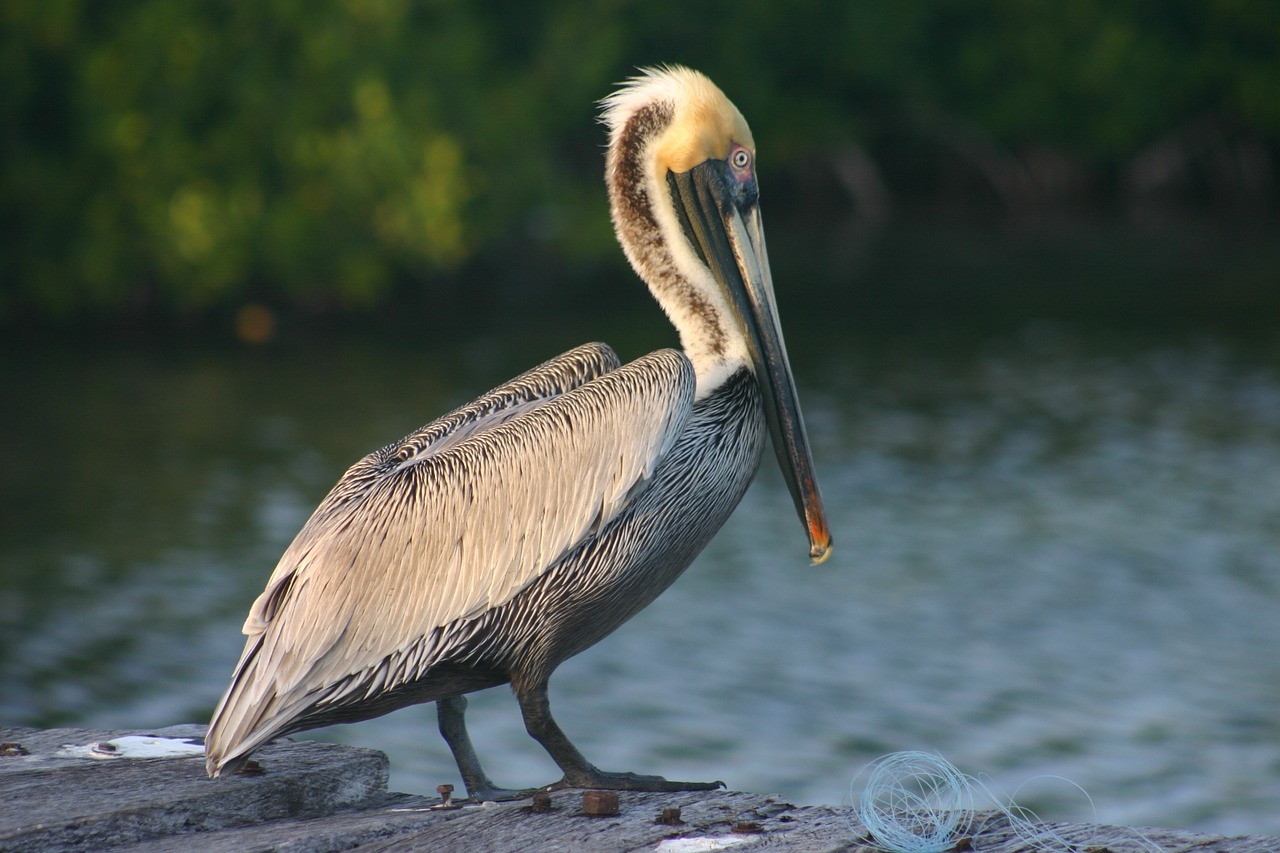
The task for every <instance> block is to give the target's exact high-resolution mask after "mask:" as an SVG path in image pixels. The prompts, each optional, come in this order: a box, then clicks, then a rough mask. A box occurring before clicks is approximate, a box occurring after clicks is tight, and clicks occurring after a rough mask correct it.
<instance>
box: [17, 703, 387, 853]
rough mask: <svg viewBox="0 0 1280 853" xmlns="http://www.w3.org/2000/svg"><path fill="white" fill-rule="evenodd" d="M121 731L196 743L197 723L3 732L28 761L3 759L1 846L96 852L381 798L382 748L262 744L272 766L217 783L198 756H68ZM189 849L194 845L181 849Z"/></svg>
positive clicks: (320, 812) (384, 764)
mask: <svg viewBox="0 0 1280 853" xmlns="http://www.w3.org/2000/svg"><path fill="white" fill-rule="evenodd" d="M128 734H155V735H161V736H168V737H174V738H178V737H190V736H195V737H201V736H203V734H204V728H203V727H202V726H175V727H172V728H169V729H159V730H152V731H140V732H122V731H101V730H92V729H51V730H48V731H38V730H34V729H0V743H15V744H18V745H19V747H20V750H10V751H11V752H12V751H25V752H26V753H28V754H26V755H0V850H27V849H31V850H48V851H62V850H68V851H70V850H103V849H107V848H110V847H117V846H121V845H126V844H133V843H137V842H139V841H145V840H147V839H151V838H162V837H165V836H172V835H175V834H179V833H192V832H204V831H208V830H215V829H222V828H224V827H231V826H243V825H246V824H257V823H262V822H264V821H272V820H279V819H281V818H288V817H297V816H302V815H324V814H329V813H331V812H333V811H334V810H336V809H340V808H343V807H345V806H350V805H353V804H357V803H363V802H366V801H368V800H369V798H370V797H373V796H376V795H379V794H383V793H385V791H386V787H387V773H388V769H387V768H388V761H387V757H386V756H385V755H383V754H382V753H380V752H375V751H373V750H367V749H353V748H351V747H343V746H338V745H334V744H318V743H292V744H281V745H273V746H270V747H267V748H265V749H263V750H261V751H260V753H259V754H258V758H259V760H260V761H261V763H262V764H263V766H264V767H268V768H271V767H275V768H278V769H277V770H276V771H275V772H272V771H271V770H270V769H269V770H268V771H267V772H265V773H263V774H262V775H260V776H237V777H235V778H234V779H232V780H230V783H229V784H220V782H219V780H211V779H209V778H207V777H206V776H205V774H204V769H203V768H204V761H203V759H202V758H200V757H199V756H195V757H188V758H157V759H144V760H133V759H127V758H126V759H102V760H98V759H94V758H88V757H69V756H67V754H66V750H65V749H64V747H65V746H67V745H78V746H84V745H89V744H93V743H97V742H101V741H106V740H110V739H113V738H118V737H120V736H123V735H128ZM188 849H194V848H188Z"/></svg>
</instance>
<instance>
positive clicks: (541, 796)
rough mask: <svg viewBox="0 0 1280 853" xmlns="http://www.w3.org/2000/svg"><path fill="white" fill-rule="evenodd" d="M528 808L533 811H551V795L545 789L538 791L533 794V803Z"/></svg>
mask: <svg viewBox="0 0 1280 853" xmlns="http://www.w3.org/2000/svg"><path fill="white" fill-rule="evenodd" d="M530 808H531V809H532V810H533V811H535V812H549V811H551V795H550V794H548V793H547V792H546V791H539V792H538V793H536V794H534V795H533V804H532V805H531V806H530Z"/></svg>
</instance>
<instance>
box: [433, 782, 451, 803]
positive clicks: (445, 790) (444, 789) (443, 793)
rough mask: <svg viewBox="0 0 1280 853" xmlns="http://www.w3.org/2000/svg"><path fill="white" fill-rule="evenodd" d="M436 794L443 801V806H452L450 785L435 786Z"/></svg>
mask: <svg viewBox="0 0 1280 853" xmlns="http://www.w3.org/2000/svg"><path fill="white" fill-rule="evenodd" d="M436 793H437V794H439V795H440V798H441V799H442V800H444V805H446V806H450V805H453V786H452V785H436Z"/></svg>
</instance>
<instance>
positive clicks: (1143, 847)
mask: <svg viewBox="0 0 1280 853" xmlns="http://www.w3.org/2000/svg"><path fill="white" fill-rule="evenodd" d="M202 733H203V728H202V727H199V726H177V727H173V728H169V729H161V730H157V731H150V732H137V733H136V734H148V735H151V734H154V735H160V736H165V737H169V738H179V737H198V736H199V735H201V734H202ZM127 734H135V733H131V732H120V731H112V732H107V731H94V730H85V729H55V730H50V731H37V730H34V729H0V743H3V742H11V743H17V744H19V745H20V746H21V749H19V750H9V752H10V753H18V754H7V755H6V754H4V752H5V751H4V750H0V851H18V850H21V851H80V850H119V851H130V853H178V851H182V852H183V853H187V851H192V853H206V852H211V851H225V852H226V853H230V852H231V851H281V852H282V853H285V852H286V851H287V853H320V851H341V850H351V849H354V848H356V847H359V849H360V850H362V851H427V850H430V851H453V850H458V851H470V850H476V851H493V852H494V853H502V851H535V853H536V851H553V850H563V851H585V853H594V852H595V851H601V853H603V851H609V853H612V851H641V850H644V851H664V853H666V852H667V851H670V853H681V851H693V850H719V849H727V850H732V851H735V853H737V851H742V853H766V851H768V853H782V851H786V853H864V851H865V853H870V851H872V850H874V849H875V848H874V847H873V846H872V841H871V839H870V838H869V837H868V834H867V832H866V830H865V828H864V827H862V825H861V824H859V823H858V822H857V820H856V819H855V817H854V816H853V813H852V811H851V810H850V809H848V808H834V807H828V806H795V805H792V804H790V803H787V802H786V801H784V800H782V799H780V798H777V797H770V796H766V795H763V794H747V793H741V792H734V791H720V792H712V793H706V792H698V793H677V794H641V793H625V792H624V793H622V794H621V795H620V797H619V803H620V808H619V813H618V814H617V815H612V816H608V817H594V816H588V815H585V814H583V813H582V792H581V791H560V792H557V793H556V794H554V795H553V798H552V810H551V811H549V812H538V811H535V810H534V809H533V808H532V807H531V805H530V804H529V803H528V802H520V803H502V804H494V803H489V804H485V805H468V806H465V807H462V808H457V809H452V810H439V809H433V808H432V806H434V805H438V804H439V800H438V799H437V798H434V797H432V798H429V799H428V798H426V797H419V796H411V795H408V794H393V793H388V792H387V790H386V784H387V759H386V757H385V756H384V755H382V754H381V753H378V752H373V751H370V750H363V749H356V748H354V747H346V746H336V745H331V744H316V743H282V744H277V745H274V746H270V747H267V748H264V749H262V750H260V751H259V752H258V753H257V756H256V757H257V759H258V760H259V762H260V763H261V765H262V770H263V772H262V773H261V774H260V775H236V776H233V777H230V778H227V779H218V780H210V779H207V778H206V777H205V775H204V767H203V760H202V759H201V758H200V757H199V756H198V755H193V756H189V757H176V758H142V759H135V758H116V759H110V758H108V759H95V758H91V757H88V756H87V755H86V754H85V750H83V749H81V750H80V751H79V753H70V754H69V753H68V752H67V750H65V749H64V745H66V744H74V745H78V746H80V747H84V746H86V745H90V744H93V743H96V742H99V741H108V740H116V739H119V738H120V737H121V736H122V735H127ZM22 751H25V752H27V753H28V754H25V755H23V754H20V753H21V752H22ZM672 808H678V809H680V819H681V821H682V822H681V823H678V824H666V823H662V822H659V820H658V818H659V816H660V815H661V814H662V812H663V810H664V809H672ZM1047 828H1049V829H1052V830H1053V832H1054V833H1055V835H1056V837H1057V838H1059V839H1062V840H1064V841H1066V842H1067V843H1068V846H1067V847H1063V846H1060V845H1056V843H1054V842H1052V841H1050V840H1049V838H1048V836H1046V835H1041V836H1040V837H1039V838H1038V839H1035V840H1028V839H1024V838H1019V837H1018V836H1017V835H1016V834H1015V833H1014V832H1013V831H1012V829H1011V828H1010V826H1009V824H1008V822H1007V820H1005V819H1004V818H1003V817H1001V816H999V815H995V814H990V815H981V816H980V817H979V819H978V820H977V821H976V823H975V824H974V826H973V827H972V832H971V833H970V838H971V840H970V841H969V842H968V844H969V846H970V847H971V848H972V849H973V850H975V851H979V853H1032V851H1035V853H1043V851H1046V850H1049V851H1063V853H1066V851H1068V850H1069V851H1071V853H1104V851H1110V853H1136V852H1137V851H1168V853H1192V851H1194V853H1280V839H1278V838H1260V837H1236V838H1225V837H1222V836H1211V835H1200V834H1195V833H1186V832H1178V831H1173V830H1162V829H1145V828H1144V829H1142V830H1141V831H1139V830H1135V829H1132V828H1129V827H1107V826H1096V825H1092V824H1048V825H1047ZM963 846H964V845H961V848H957V849H962V848H963Z"/></svg>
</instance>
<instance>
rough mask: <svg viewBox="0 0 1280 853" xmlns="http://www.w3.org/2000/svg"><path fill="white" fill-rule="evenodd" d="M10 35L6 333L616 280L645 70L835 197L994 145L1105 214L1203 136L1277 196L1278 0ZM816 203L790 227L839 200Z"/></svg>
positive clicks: (870, 6) (855, 2) (480, 6)
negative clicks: (842, 164) (506, 280)
mask: <svg viewBox="0 0 1280 853" xmlns="http://www.w3.org/2000/svg"><path fill="white" fill-rule="evenodd" d="M0 28H2V29H0V79H2V80H3V85H0V251H2V253H3V257H2V258H0V320H8V321H15V320H22V319H25V318H36V319H44V320H53V321H58V320H59V319H78V320H83V319H84V318H95V317H102V318H111V317H118V316H120V315H122V314H129V313H130V312H136V313H159V314H160V315H163V316H170V317H173V316H178V317H182V316H186V317H199V316H201V315H204V314H206V313H208V312H210V311H217V310H225V309H229V308H230V309H234V308H235V307H236V306H238V305H241V304H244V303H245V302H247V301H253V300H259V301H266V302H268V303H278V304H289V305H295V306H300V307H302V308H305V309H307V310H312V311H341V310H349V309H369V308H372V307H375V306H378V305H380V304H382V303H384V302H385V300H386V299H387V298H388V297H389V296H390V295H392V294H393V293H394V292H395V290H396V289H397V288H403V287H407V286H414V285H420V284H421V283H422V282H424V281H436V282H446V283H447V286H449V287H452V288H454V289H455V290H465V287H466V284H465V282H466V280H467V271H468V270H470V269H472V268H473V265H475V264H476V263H477V262H478V259H481V258H485V257H488V258H491V259H492V258H500V259H501V258H507V259H509V261H507V262H505V263H509V264H510V265H512V266H513V267H516V268H518V266H519V263H520V261H519V260H518V259H519V257H520V256H521V252H520V251H519V249H520V247H522V246H528V245H534V246H537V247H539V251H541V252H544V253H546V254H545V256H551V257H555V258H557V259H560V260H562V261H563V262H565V263H567V264H574V263H577V264H591V263H594V262H597V260H598V259H599V258H601V257H602V256H603V255H604V254H605V253H613V252H615V250H614V249H613V247H612V243H611V240H612V238H611V236H610V231H609V226H608V222H607V217H606V215H605V202H604V193H603V190H602V188H601V186H600V177H599V175H600V166H601V154H600V146H601V144H602V142H603V133H602V131H601V130H600V129H599V128H598V127H597V126H595V125H594V124H593V116H594V110H595V107H594V102H595V101H597V100H598V99H599V98H600V97H602V96H603V95H605V94H607V93H608V91H609V90H610V88H611V86H612V84H613V83H614V82H615V81H617V80H619V79H622V78H624V77H626V76H628V75H629V74H630V73H631V72H632V70H633V69H634V68H635V67H636V66H638V65H645V64H654V63H660V62H681V63H685V64H689V65H692V66H694V67H698V68H701V69H702V70H704V71H706V72H707V73H708V74H710V75H711V76H712V77H713V79H715V80H716V81H717V82H718V83H719V84H720V85H721V87H722V88H724V89H725V90H726V91H727V92H728V93H729V95H730V97H732V98H733V99H734V100H735V101H736V102H737V103H738V105H739V106H740V107H741V108H742V110H743V112H744V114H746V115H747V116H748V117H749V118H751V119H752V121H753V126H754V129H755V134H756V138H757V142H758V143H759V145H760V147H761V151H762V154H763V158H764V160H765V164H766V165H765V171H766V172H767V173H769V174H770V175H782V176H796V175H801V174H803V173H805V171H806V170H808V171H809V172H810V173H813V174H817V175H818V177H817V178H815V179H813V180H811V181H810V184H811V185H818V186H819V187H821V185H824V184H828V185H829V184H831V183H832V181H833V179H832V178H831V174H832V171H831V170H830V169H827V167H826V166H823V165H821V164H823V163H826V162H828V160H829V159H830V158H831V157H832V156H833V155H832V152H840V151H848V150H857V151H863V152H868V153H869V158H868V160H867V162H870V163H872V164H879V168H880V171H881V174H882V176H883V177H884V180H885V181H887V183H888V184H889V186H890V189H891V191H892V192H893V193H894V194H895V196H901V195H910V194H911V193H913V192H914V193H917V194H924V195H928V194H930V193H936V192H938V191H939V187H940V186H942V185H943V184H945V180H944V178H943V177H940V174H941V173H942V172H944V171H945V169H942V168H939V169H938V170H937V174H933V176H932V177H929V175H930V172H929V169H923V170H921V169H920V168H919V166H920V161H919V160H918V159H915V158H914V156H909V157H907V158H906V160H905V161H904V160H902V155H901V152H902V151H903V150H910V149H912V147H913V146H917V147H918V146H919V145H920V144H921V143H920V142H919V140H921V139H924V140H926V143H927V144H925V147H926V148H927V147H928V145H929V144H935V143H930V142H928V140H929V139H931V138H934V139H935V142H936V139H942V140H944V141H942V142H940V143H936V145H937V147H938V148H939V149H940V150H944V151H945V150H948V149H953V148H954V149H961V150H962V149H964V148H965V146H966V145H970V147H972V145H971V143H973V141H974V140H976V141H977V142H976V143H973V144H976V145H977V146H978V148H979V149H981V150H987V151H993V152H1002V153H1001V154H1000V156H999V157H997V160H1000V159H1001V158H1003V160H1001V162H1011V163H1013V164H1015V165H1016V166H1017V167H1018V169H1022V167H1023V165H1024V164H1025V163H1026V162H1029V160H1028V157H1029V156H1030V155H1025V154H1024V152H1034V151H1051V152H1053V158H1051V159H1052V162H1054V163H1058V164H1063V163H1065V164H1067V166H1068V167H1069V170H1075V171H1076V172H1078V173H1081V174H1085V175H1088V176H1092V177H1090V179H1089V180H1090V181H1091V182H1092V184H1091V185H1092V186H1093V187H1094V189H1093V191H1092V192H1093V195H1092V196H1091V200H1092V201H1094V202H1101V203H1104V204H1106V203H1111V202H1113V201H1114V198H1115V196H1116V195H1117V194H1119V193H1121V192H1122V191H1123V190H1124V187H1125V178H1124V176H1125V175H1126V174H1146V173H1144V172H1134V171H1133V164H1134V163H1135V162H1148V161H1153V160H1152V158H1153V157H1155V154H1158V153H1159V152H1160V151H1161V150H1164V149H1161V148H1160V146H1161V145H1164V146H1165V148H1166V149H1168V148H1170V146H1172V149H1176V150H1174V153H1173V154H1172V155H1170V156H1171V158H1172V159H1170V157H1165V158H1164V160H1163V161H1162V160H1159V158H1155V160H1154V161H1153V162H1156V165H1157V167H1158V166H1159V163H1160V162H1166V161H1167V162H1172V163H1173V164H1174V166H1173V167H1170V168H1174V167H1176V166H1178V164H1180V163H1181V164H1183V165H1185V163H1186V162H1187V161H1188V160H1189V159H1194V157H1195V156H1196V155H1195V146H1196V145H1198V144H1200V143H1196V142H1194V140H1193V137H1194V138H1197V139H1198V138H1200V137H1196V136H1195V133H1193V132H1192V131H1189V130H1188V128H1196V127H1204V126H1205V123H1206V122H1207V123H1208V124H1209V125H1211V126H1212V128H1213V133H1212V134H1211V135H1215V134H1216V135H1215V136H1214V138H1215V139H1217V138H1219V137H1220V138H1221V139H1228V138H1230V139H1237V138H1241V139H1246V140H1247V141H1248V145H1247V146H1245V147H1243V148H1241V147H1239V146H1236V147H1232V145H1225V146H1224V145H1216V147H1215V145H1211V146H1210V147H1212V148H1213V152H1216V153H1215V154H1214V156H1218V155H1222V156H1226V157H1228V158H1230V157H1237V156H1243V155H1240V152H1242V151H1243V152H1245V154H1246V155H1248V156H1250V157H1253V161H1252V163H1253V165H1252V166H1250V167H1249V168H1247V169H1246V168H1242V169H1241V170H1237V171H1239V173H1240V174H1242V175H1244V176H1245V177H1246V178H1248V179H1249V180H1252V181H1253V183H1254V184H1259V185H1260V186H1261V190H1260V191H1261V192H1263V193H1264V194H1269V193H1273V192H1274V186H1273V184H1274V172H1275V163H1276V156H1275V155H1276V152H1277V150H1280V147H1278V142H1280V3H1276V2H1275V0H849V2H839V3H834V2H817V0H796V2H792V3H786V4H783V3H777V2H773V0H736V2H733V3H728V2H723V0H714V2H706V3H689V2H679V0H646V2H631V0H584V1H583V2H558V3H551V2H537V3H534V2H528V3H526V2H511V0H502V1H501V2H451V0H425V2H410V0H331V2H319V3H308V2H303V0H257V2H251V3H250V2H242V3H208V2H194V0H117V2H111V3H103V2H93V0H6V2H5V3H4V4H3V5H2V6H0ZM1201 136H1203V134H1201ZM904 139H905V140H906V142H904ZM945 140H953V141H954V140H960V142H956V143H954V144H952V143H951V142H947V141H945ZM964 140H969V142H965V141H964ZM1179 140H1184V141H1185V140H1191V141H1186V142H1185V144H1182V143H1179ZM1203 147H1204V146H1203V145H1201V148H1203ZM1188 152H1190V153H1188ZM1250 152H1252V153H1250ZM1144 156H1145V157H1146V160H1143V159H1142V158H1143V157H1144ZM895 158H897V159H895ZM1259 158H1261V159H1259ZM943 159H945V158H943ZM978 159H982V156H981V155H978ZM1042 159H1043V158H1042ZM895 163H896V164H897V165H896V166H895ZM814 164H819V165H817V166H815V165H814ZM824 169H826V171H824ZM1250 169H1252V171H1250ZM815 170H816V171H815ZM1126 170H1128V171H1126ZM1150 171H1151V169H1148V170H1147V172H1150ZM1156 171H1157V172H1158V171H1159V169H1158V168H1157V169H1156ZM1166 171H1167V170H1166ZM921 172H923V173H924V175H925V177H923V178H921V177H919V174H920V173H921ZM1233 174H1234V172H1233ZM1249 176H1252V177H1251V178H1250V177H1249ZM1259 182H1260V183H1259ZM796 185H797V187H799V188H798V189H795V190H794V191H791V192H790V193H788V192H782V193H779V196H780V197H781V201H780V206H779V210H780V211H781V212H779V211H775V209H774V207H773V196H771V200H770V205H771V207H770V218H771V221H776V219H775V217H777V216H781V217H784V218H785V217H787V216H799V215H802V214H803V212H804V211H806V210H811V209H813V207H814V206H815V205H817V204H819V203H820V201H821V199H823V198H825V199H827V201H826V203H827V204H830V203H831V202H830V192H829V191H827V190H823V189H821V188H819V189H817V190H813V191H812V192H810V195H806V192H809V191H807V190H805V189H804V187H805V186H806V184H804V182H803V181H797V182H796ZM775 186H776V185H775V184H771V183H769V181H768V179H766V187H767V188H773V187H775ZM770 191H773V190H772V189H770ZM824 192H825V193H826V195H823V193H824ZM1267 197H1268V198H1270V195H1268V196H1267ZM844 202H845V203H848V200H847V199H845V200H844ZM1264 207H1265V209H1266V210H1267V211H1268V212H1271V211H1272V209H1273V207H1274V203H1273V201H1268V202H1267V204H1266V205H1264ZM485 263H486V264H487V268H492V267H493V266H502V265H503V264H504V262H503V261H498V262H496V263H495V262H493V261H492V260H490V261H488V262H485ZM440 286H442V287H444V286H446V285H445V284H441V285H440Z"/></svg>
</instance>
